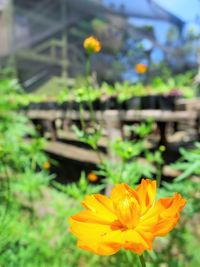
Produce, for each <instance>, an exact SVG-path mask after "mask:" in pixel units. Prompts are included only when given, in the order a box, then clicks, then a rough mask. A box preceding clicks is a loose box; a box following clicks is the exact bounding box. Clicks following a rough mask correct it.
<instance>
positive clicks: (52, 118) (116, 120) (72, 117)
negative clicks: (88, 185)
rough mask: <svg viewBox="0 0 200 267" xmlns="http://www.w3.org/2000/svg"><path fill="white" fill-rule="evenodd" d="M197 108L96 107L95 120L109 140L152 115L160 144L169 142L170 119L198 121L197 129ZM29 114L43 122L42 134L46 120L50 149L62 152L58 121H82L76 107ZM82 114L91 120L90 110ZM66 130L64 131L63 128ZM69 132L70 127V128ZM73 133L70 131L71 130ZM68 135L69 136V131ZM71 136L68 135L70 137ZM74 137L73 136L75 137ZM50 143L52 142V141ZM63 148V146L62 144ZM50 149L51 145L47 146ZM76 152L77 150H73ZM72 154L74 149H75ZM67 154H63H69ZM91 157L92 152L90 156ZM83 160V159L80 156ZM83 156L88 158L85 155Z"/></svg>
mask: <svg viewBox="0 0 200 267" xmlns="http://www.w3.org/2000/svg"><path fill="white" fill-rule="evenodd" d="M198 114H199V113H198V111H196V110H183V111H182V110H180V111H162V110H129V111H119V110H107V111H103V112H102V111H96V112H95V120H96V122H99V123H101V125H103V127H104V129H105V132H106V136H107V140H112V139H115V138H116V137H121V136H123V125H124V124H126V123H129V124H131V123H135V122H141V121H146V120H147V119H148V118H152V119H153V120H154V122H155V123H157V126H158V128H159V130H160V144H161V145H167V137H166V125H167V124H168V123H170V122H175V123H179V122H185V121H190V122H191V121H193V122H194V124H195V125H196V124H197V125H196V129H197V130H198V127H199V124H198ZM27 115H28V117H29V118H30V119H31V120H33V121H34V122H35V123H36V124H40V131H41V134H42V135H44V133H45V128H44V124H45V123H46V125H47V126H48V131H50V135H51V136H50V139H51V141H52V142H54V145H52V146H53V147H54V148H51V149H50V148H49V149H50V150H51V152H52V153H53V151H55V153H56V154H58V152H57V151H60V153H64V152H61V151H62V149H61V147H60V144H58V146H59V148H56V147H55V142H57V141H58V140H59V139H60V138H61V136H59V132H58V129H57V127H56V121H57V120H60V121H61V122H62V124H63V125H68V124H71V123H77V122H80V112H79V111H74V110H67V111H65V112H64V111H61V110H29V111H27ZM83 117H84V120H85V122H90V121H91V116H90V113H89V111H84V113H83ZM63 132H64V131H63ZM68 133H69V131H68ZM69 135H70V134H69ZM65 138H67V133H66V136H65ZM70 138H72V135H71V137H70V136H69V139H70ZM73 138H74V137H73ZM101 142H102V143H104V147H106V140H105V139H104V142H103V141H101ZM49 147H50V143H49ZM63 149H64V147H63ZM47 150H48V149H47ZM70 150H71V148H70ZM108 152H109V151H108ZM74 153H75V151H74ZM72 154H73V153H72ZM109 154H110V157H111V158H112V152H110V153H109ZM68 155H69V154H66V155H64V154H63V156H66V157H67V156H68ZM91 157H92V159H94V160H93V161H95V163H96V162H97V160H96V159H95V157H93V156H91ZM89 158H90V156H89ZM80 160H81V159H80ZM84 160H86V158H85V157H84Z"/></svg>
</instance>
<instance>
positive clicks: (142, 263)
mask: <svg viewBox="0 0 200 267" xmlns="http://www.w3.org/2000/svg"><path fill="white" fill-rule="evenodd" d="M139 259H140V263H141V266H142V267H146V263H145V259H144V256H143V254H142V255H140V256H139Z"/></svg>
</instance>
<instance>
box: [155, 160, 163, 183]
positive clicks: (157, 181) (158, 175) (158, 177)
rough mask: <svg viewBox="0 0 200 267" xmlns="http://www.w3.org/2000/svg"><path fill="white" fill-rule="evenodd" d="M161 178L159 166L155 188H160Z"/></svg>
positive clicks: (160, 167)
mask: <svg viewBox="0 0 200 267" xmlns="http://www.w3.org/2000/svg"><path fill="white" fill-rule="evenodd" d="M161 176H162V166H161V165H159V166H158V167H157V177H156V184H157V188H159V187H160V183H161Z"/></svg>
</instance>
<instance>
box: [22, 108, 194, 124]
mask: <svg viewBox="0 0 200 267" xmlns="http://www.w3.org/2000/svg"><path fill="white" fill-rule="evenodd" d="M27 115H28V116H29V118H32V119H33V118H35V119H36V118H38V119H40V118H41V119H46V120H53V119H56V118H63V119H69V120H80V112H79V111H75V110H68V111H66V112H63V111H60V110H29V111H28V112H27ZM83 116H84V119H85V120H86V121H89V120H91V116H90V113H89V112H88V111H84V113H83ZM106 117H109V118H112V117H113V118H114V117H118V118H119V120H121V121H124V122H140V121H146V120H147V119H148V118H152V119H153V120H154V121H156V122H178V121H184V120H195V119H197V117H198V112H196V111H193V110H189V111H162V110H128V111H118V110H107V111H104V112H101V111H96V112H95V118H96V120H98V121H105V120H106Z"/></svg>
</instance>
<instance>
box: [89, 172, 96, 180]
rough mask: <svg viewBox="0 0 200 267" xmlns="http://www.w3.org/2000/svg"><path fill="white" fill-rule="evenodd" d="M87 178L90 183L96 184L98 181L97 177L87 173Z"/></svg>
mask: <svg viewBox="0 0 200 267" xmlns="http://www.w3.org/2000/svg"><path fill="white" fill-rule="evenodd" d="M87 177H88V180H89V181H90V182H96V181H97V180H98V176H97V175H96V174H95V173H93V172H91V173H89V174H88V176H87Z"/></svg>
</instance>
